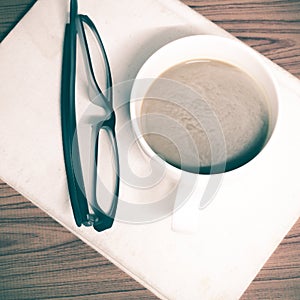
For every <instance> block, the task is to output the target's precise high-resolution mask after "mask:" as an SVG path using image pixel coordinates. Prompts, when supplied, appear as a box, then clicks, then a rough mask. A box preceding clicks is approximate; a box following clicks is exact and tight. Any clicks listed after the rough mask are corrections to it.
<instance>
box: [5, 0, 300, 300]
mask: <svg viewBox="0 0 300 300" xmlns="http://www.w3.org/2000/svg"><path fill="white" fill-rule="evenodd" d="M112 1H113V0H112ZM115 1H117V0H115ZM34 2H35V1H33V0H0V40H3V38H5V36H6V35H7V34H8V33H9V31H10V30H11V29H12V28H13V27H14V25H15V24H16V23H17V21H18V20H19V19H20V18H21V17H22V16H23V15H24V13H25V12H26V11H27V10H28V9H29V8H30V7H31V6H32V5H33V3H34ZM182 2H184V3H186V4H188V5H189V6H191V7H192V8H194V9H195V10H196V11H198V12H199V13H201V14H202V15H204V16H206V17H207V18H209V19H210V20H212V21H213V22H215V23H217V24H218V25H219V26H221V27H223V28H224V29H226V30H227V31H229V32H231V33H232V34H234V35H235V36H237V37H238V38H240V39H241V40H243V41H245V42H246V43H247V44H248V45H250V46H252V47H254V48H255V49H257V50H258V51H259V52H261V53H262V54H264V55H265V56H267V57H268V58H270V59H272V60H273V61H274V62H276V63H277V64H279V65H280V66H282V67H283V68H285V69H286V70H288V71H289V72H291V73H292V74H294V75H295V76H297V77H298V78H300V1H298V0H289V1H281V0H273V1H270V0H260V1H258V0H244V1H241V0H240V1H237V0H211V1H209V0H205V1H200V0H199V1H196V0H195V1H187V0H183V1H182ZM0 96H1V95H0ZM0 126H3V125H2V124H1V120H0ZM0 142H1V141H0ZM0 163H1V162H0ZM299 201H300V199H299ZM67 298H69V299H115V300H122V299H133V300H134V299H149V300H151V299H157V297H155V296H154V295H152V294H151V293H150V292H149V291H148V290H146V289H145V288H144V287H142V286H141V285H140V284H138V283H137V282H135V281H134V280H133V279H132V278H130V277H129V276H128V275H126V274H125V273H123V272H122V271H121V270H119V269H118V268H117V267H115V266H114V265H113V264H112V263H110V262H109V261H107V260H106V259H105V258H104V257H102V256H101V255H99V254H98V253H97V252H95V251H94V250H93V249H91V248H90V247H88V246H87V245H86V244H84V243H83V242H82V241H80V240H79V239H78V238H76V237H75V236H74V235H72V234H71V233H70V232H68V231H67V230H66V229H65V228H63V227H62V226H60V225H59V224H58V223H56V222H55V221H54V220H53V219H51V218H50V217H48V216H47V215H46V214H45V213H43V212H42V211H41V210H40V209H38V208H37V207H35V206H34V205H33V204H32V203H31V202H29V201H28V200H26V199H25V198H24V197H22V196H21V195H19V194H18V193H17V192H16V191H14V190H13V189H12V188H10V187H9V186H8V185H7V184H5V183H4V182H2V181H0V299H1V300H2V299H3V300H9V299H67ZM242 299H243V300H248V299H249V300H250V299H291V300H299V299H300V220H298V222H297V223H296V224H295V226H294V227H293V228H292V230H291V231H290V232H289V234H288V235H287V236H286V237H285V239H284V240H283V241H282V242H281V244H280V245H279V247H278V248H277V250H276V251H275V252H274V254H273V255H272V257H271V258H270V259H269V261H268V262H267V263H266V264H265V266H264V268H263V269H262V270H261V271H260V273H259V274H258V275H257V277H256V278H255V280H254V281H253V282H252V284H251V285H250V287H249V288H248V289H247V291H246V292H245V294H244V295H243V297H242ZM191 300H193V299H191ZM204 300H206V299H204Z"/></svg>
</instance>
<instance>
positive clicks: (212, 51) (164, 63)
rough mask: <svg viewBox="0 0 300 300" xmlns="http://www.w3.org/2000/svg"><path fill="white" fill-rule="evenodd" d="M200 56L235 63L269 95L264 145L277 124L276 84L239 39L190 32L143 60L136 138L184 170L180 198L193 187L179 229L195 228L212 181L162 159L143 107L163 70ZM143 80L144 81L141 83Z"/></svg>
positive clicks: (135, 103) (178, 216)
mask: <svg viewBox="0 0 300 300" xmlns="http://www.w3.org/2000/svg"><path fill="white" fill-rule="evenodd" d="M198 59H209V60H218V61H222V62H225V63H229V64H231V65H234V66H236V67H238V68H239V69H241V70H243V71H245V72H246V73H248V74H249V75H250V76H251V77H252V78H254V79H255V80H256V82H257V83H258V84H259V85H260V86H261V88H262V89H263V91H264V93H265V95H266V99H267V104H268V111H269V116H268V118H269V129H268V133H267V137H266V140H265V145H266V144H267V142H268V140H269V139H270V137H271V135H272V132H273V130H274V128H275V124H276V119H277V114H278V104H277V91H276V84H275V80H274V78H273V76H272V74H271V73H270V71H269V70H268V67H267V65H266V63H265V61H264V58H263V57H262V56H261V55H260V54H258V53H257V52H255V51H254V50H253V49H251V48H250V47H248V46H246V45H245V44H243V43H241V42H240V41H237V40H234V39H230V38H224V37H219V36H213V35H195V36H188V37H184V38H181V39H179V40H176V41H173V42H171V43H169V44H167V45H165V46H163V47H162V48H160V49H159V50H158V51H156V52H155V53H154V54H153V55H152V56H151V57H150V58H149V59H148V60H147V61H146V62H145V63H144V65H143V66H142V68H141V69H140V71H139V72H138V74H137V76H136V79H135V81H134V84H133V87H132V91H131V102H130V114H131V119H132V125H133V130H134V132H135V134H136V138H137V140H138V143H139V144H140V146H141V148H142V150H143V151H144V152H145V154H146V155H148V156H149V157H151V158H152V159H155V160H156V161H157V162H159V163H164V165H165V166H166V167H167V169H168V171H169V172H170V173H174V174H177V175H178V173H179V172H181V174H184V176H185V178H186V179H187V180H184V182H182V183H181V184H179V185H178V190H177V198H178V199H177V200H178V201H179V200H180V201H181V200H182V199H179V198H180V197H182V194H184V195H188V194H189V193H188V192H187V190H189V189H192V190H193V194H192V195H191V197H189V200H188V201H187V202H186V203H185V204H184V205H183V206H182V207H181V208H180V209H178V210H177V211H176V212H174V214H173V229H174V230H176V231H195V229H196V228H197V222H198V219H199V208H200V201H202V202H203V203H204V204H203V205H202V207H204V206H205V205H206V204H207V203H209V199H206V200H203V199H201V198H202V197H203V194H204V193H205V191H204V190H205V188H204V187H203V185H206V186H207V185H208V184H209V182H208V181H209V176H208V175H201V174H200V175H198V174H194V173H190V172H187V171H182V170H179V169H177V168H176V167H174V166H173V165H171V164H169V163H166V162H165V161H163V160H162V158H160V157H159V156H158V155H157V154H156V153H155V152H154V151H153V149H152V148H151V147H150V146H149V144H148V143H147V142H146V140H145V139H144V137H143V130H142V125H141V121H140V120H141V108H142V104H143V99H144V97H145V96H146V94H147V91H148V90H149V88H150V86H151V85H152V83H153V82H154V81H155V80H156V79H157V78H158V77H159V76H160V75H161V74H162V73H164V72H165V71H166V70H168V69H170V68H171V67H173V66H175V65H177V64H179V63H183V62H186V61H190V60H198ZM141 80H143V84H140V82H141ZM258 155H259V154H258ZM233 172H234V170H233ZM210 176H213V175H210ZM221 176H222V174H219V175H218V176H213V177H214V178H213V179H214V180H215V181H216V182H218V181H220V178H221ZM211 197H212V195H211ZM178 201H177V202H178ZM175 202H176V201H175ZM177 204H178V203H177Z"/></svg>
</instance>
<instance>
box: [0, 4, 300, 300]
mask: <svg viewBox="0 0 300 300" xmlns="http://www.w3.org/2000/svg"><path fill="white" fill-rule="evenodd" d="M79 10H80V12H82V13H86V14H88V15H89V16H90V17H91V19H93V20H94V22H95V24H96V25H97V27H98V29H99V31H100V32H101V36H102V38H103V40H104V42H105V45H106V50H107V52H108V56H109V59H110V63H111V67H112V73H113V78H114V82H115V83H120V82H123V81H126V80H129V79H133V78H134V76H135V75H136V74H137V72H138V70H139V68H140V67H141V66H142V64H143V63H144V61H145V60H146V59H147V58H148V57H149V56H150V55H151V54H152V53H153V52H154V51H155V50H157V49H158V48H160V47H161V46H163V45H164V44H166V43H167V42H169V41H172V40H175V39H177V38H180V37H183V36H187V35H193V34H215V35H221V36H228V37H231V36H230V35H229V34H228V33H227V32H225V31H224V30H223V29H221V28H219V27H218V26H216V25H215V24H213V23H212V22H210V21H209V20H207V19H206V18H204V17H203V16H201V15H199V14H197V13H196V12H194V11H193V10H191V9H189V8H188V7H186V6H185V5H184V4H182V3H181V2H179V1H177V0H155V1H153V0H144V1H140V0H120V1H117V2H116V1H114V2H111V1H109V0H102V1H96V0H85V1H79ZM67 16H68V1H61V0H52V1H47V0H39V1H37V3H36V4H35V5H34V6H33V8H32V9H31V10H30V11H29V12H28V13H27V14H26V16H25V17H24V18H23V19H22V20H21V22H20V23H19V24H18V25H17V26H16V27H15V28H14V29H13V31H12V32H11V33H10V34H9V36H8V37H7V38H6V39H5V40H4V41H3V42H2V43H1V45H0V64H1V68H0V78H1V86H0V91H1V98H0V120H1V123H0V155H1V165H0V177H1V178H2V179H3V180H4V181H5V182H7V183H8V184H10V185H11V186H12V187H13V188H15V189H16V190H17V191H19V192H20V193H21V194H23V195H24V196H25V197H26V198H28V199H29V200H31V201H32V202H33V203H34V204H36V205H37V206H38V207H40V208H41V209H42V210H44V211H45V212H47V213H48V214H49V215H50V216H51V217H53V218H54V219H55V220H57V221H58V222H59V223H61V224H62V225H63V226H65V227H66V228H68V229H69V230H70V231H71V232H73V233H74V234H75V235H77V236H78V237H79V238H81V239H82V240H83V241H85V242H86V243H87V244H89V245H90V246H91V247H93V248H94V249H96V250H97V251H99V253H101V254H103V255H104V256H105V257H107V258H108V259H109V260H111V261H112V262H113V263H115V264H116V265H117V266H118V267H120V268H121V269H122V270H124V271H125V272H127V273H128V274H129V275H131V276H132V277H133V278H135V279H136V280H137V281H139V282H140V283H141V284H143V285H144V286H146V287H147V288H149V289H150V290H151V291H152V292H154V293H155V294H156V295H157V296H159V297H160V298H162V299H180V300H184V299H188V300H190V299H229V300H232V299H237V298H239V297H240V296H241V295H242V293H243V292H244V291H245V290H246V288H247V287H248V285H249V284H250V283H251V281H252V280H253V279H254V277H255V276H256V274H257V273H258V272H259V270H260V269H261V267H262V266H263V265H264V263H265V262H266V260H267V259H268V258H269V257H270V255H271V254H272V252H273V251H274V250H275V248H276V247H277V246H278V244H279V243H280V241H281V240H282V239H283V238H284V236H285V235H286V234H287V232H288V231H289V230H290V228H291V227H292V225H293V224H294V223H295V222H296V221H297V219H298V218H299V216H300V200H299V199H300V185H299V182H298V168H299V167H300V156H299V153H300V140H299V138H297V136H298V128H300V118H299V116H298V115H299V113H298V112H299V111H300V81H299V80H298V79H296V78H295V77H293V76H292V75H291V74H289V73H288V72H286V71H284V70H283V69H281V68H280V67H278V66H277V65H275V64H273V63H272V62H270V61H269V60H267V59H265V63H266V66H267V67H268V68H270V69H271V70H272V72H273V73H274V74H275V76H276V78H277V81H278V89H279V116H278V121H277V126H276V128H275V131H274V133H273V136H272V138H271V140H270V141H269V143H268V145H267V146H266V147H265V149H264V150H263V152H262V153H261V155H259V156H258V158H255V159H254V160H253V161H252V162H251V163H249V164H247V165H246V166H244V167H242V168H240V169H239V170H237V171H236V172H229V173H226V174H225V175H224V178H223V183H222V185H221V187H220V190H219V192H218V193H217V195H216V197H215V199H214V201H213V202H212V203H211V204H210V205H209V206H208V207H207V208H205V209H204V210H202V211H201V218H200V229H199V230H198V231H197V232H195V233H193V234H182V233H178V232H174V231H172V228H171V217H167V218H164V219H163V220H161V221H158V222H152V223H149V224H140V225H134V224H128V223H124V222H118V221H116V222H115V224H114V226H113V228H112V229H111V230H108V231H105V232H103V233H97V232H95V231H93V229H91V228H77V227H76V226H75V224H74V221H73V215H72V211H71V207H70V203H69V199H68V193H67V186H66V176H65V169H64V162H63V152H62V143H61V128H60V75H61V56H62V42H63V33H64V26H65V23H66V20H67ZM129 94H130V86H128V87H127V88H124V89H123V90H122V95H119V97H129ZM122 188H123V191H124V187H121V189H122ZM125 194H126V193H125ZM132 195H137V197H138V195H139V194H138V193H136V194H135V193H134V192H133V194H132ZM122 197H125V198H126V197H128V194H126V195H123V196H122ZM135 201H139V199H138V198H137V199H135Z"/></svg>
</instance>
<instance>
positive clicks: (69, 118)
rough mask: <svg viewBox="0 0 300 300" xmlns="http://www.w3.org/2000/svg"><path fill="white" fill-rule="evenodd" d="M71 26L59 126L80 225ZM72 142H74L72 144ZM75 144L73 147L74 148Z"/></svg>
mask: <svg viewBox="0 0 300 300" xmlns="http://www.w3.org/2000/svg"><path fill="white" fill-rule="evenodd" d="M71 39H72V36H71V26H70V24H66V27H65V36H64V47H63V58H62V82H61V126H62V140H63V149H64V160H65V168H66V173H67V181H68V190H69V194H70V200H71V205H72V210H73V214H74V218H75V222H76V224H77V226H80V225H81V224H82V223H83V222H84V219H85V218H86V214H87V212H88V207H87V204H86V200H85V199H84V198H85V197H84V194H83V193H82V191H81V187H80V186H79V184H78V181H77V178H75V175H74V174H75V173H74V169H75V168H78V166H76V165H78V163H80V161H79V162H74V160H73V158H74V153H73V151H74V150H75V151H76V149H75V148H76V145H77V147H78V141H77V139H75V140H73V137H74V136H75V130H76V119H75V118H76V117H75V103H74V89H73V86H74V84H75V79H74V80H73V78H74V77H75V73H74V72H75V70H74V57H75V55H76V52H75V53H74V48H72V42H71ZM73 142H74V144H73ZM74 146H75V148H74Z"/></svg>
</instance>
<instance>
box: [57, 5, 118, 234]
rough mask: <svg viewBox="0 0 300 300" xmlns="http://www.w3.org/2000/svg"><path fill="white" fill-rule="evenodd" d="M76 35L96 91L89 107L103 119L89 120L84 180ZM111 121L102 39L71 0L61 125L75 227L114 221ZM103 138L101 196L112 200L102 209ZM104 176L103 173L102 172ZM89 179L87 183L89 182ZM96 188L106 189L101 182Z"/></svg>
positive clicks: (114, 144)
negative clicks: (99, 63) (107, 153)
mask: <svg viewBox="0 0 300 300" xmlns="http://www.w3.org/2000/svg"><path fill="white" fill-rule="evenodd" d="M86 28H88V30H89V32H90V33H91V34H92V36H93V37H94V40H95V41H96V44H97V46H98V48H99V49H100V52H101V54H102V59H103V63H104V69H105V74H106V83H105V88H104V89H103V90H102V89H101V88H100V84H98V82H97V79H96V76H95V72H94V67H93V63H92V59H91V53H90V49H89V43H88V39H87V34H86ZM77 36H78V38H79V41H80V45H81V49H82V56H83V60H84V63H85V68H86V73H87V77H88V82H89V85H90V88H91V89H92V91H93V93H94V95H95V97H92V99H90V101H91V102H92V103H93V105H96V106H99V107H101V108H102V109H103V110H104V111H105V114H104V117H102V118H99V120H98V119H97V121H96V122H93V124H90V128H91V132H92V134H91V139H90V141H89V142H90V143H91V145H90V147H91V152H90V154H89V156H90V160H92V164H90V166H91V167H90V168H89V170H88V178H87V179H86V178H84V176H83V175H84V174H83V169H82V161H81V159H82V158H81V155H80V147H79V139H78V122H77V118H76V101H75V100H76V95H75V87H76V58H77V51H76V48H77ZM115 124H116V118H115V113H114V111H113V106H112V76H111V71H110V66H109V62H108V58H107V55H106V52H105V49H104V46H103V43H102V40H101V38H100V35H99V33H98V31H97V29H96V27H95V25H94V23H93V22H92V20H91V19H90V18H89V17H88V16H85V15H80V14H78V3H77V1H76V0H71V2H70V22H69V23H67V24H66V27H65V36H64V47H63V62H62V82H61V126H62V140H63V149H64V159H65V168H66V174H67V182H68V190H69V195H70V200H71V205H72V210H73V214H74V218H75V222H76V224H77V226H81V225H85V226H93V227H94V228H95V230H97V231H103V230H105V229H108V228H110V227H111V226H112V224H113V222H114V218H115V214H116V209H117V202H118V195H119V156H118V148H117V142H116V134H115ZM101 133H105V134H101ZM104 139H105V141H104ZM105 142H106V143H108V144H109V146H110V149H111V153H112V156H113V158H112V160H111V164H113V168H112V169H113V183H112V185H111V190H110V192H109V193H106V195H105V197H110V199H103V201H104V203H105V202H106V205H105V206H107V203H109V207H108V209H106V210H105V209H104V208H103V207H101V203H102V200H101V199H98V198H99V196H98V194H99V193H98V189H99V178H98V166H99V164H100V161H99V160H102V161H105V160H107V157H102V156H103V155H102V156H101V153H99V152H101V150H100V148H101V147H100V146H101V145H102V143H105ZM102 175H104V176H106V175H105V174H102ZM87 181H89V182H88V183H87ZM100 188H104V189H105V187H104V186H103V185H101V184H100ZM88 198H90V199H88Z"/></svg>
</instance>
